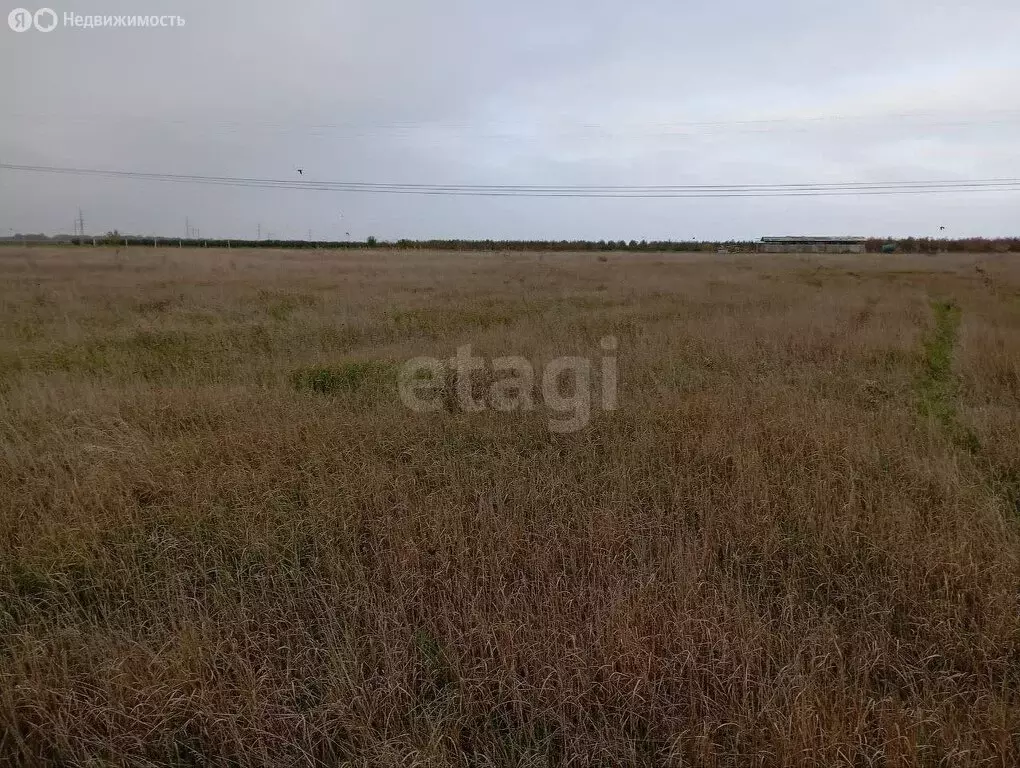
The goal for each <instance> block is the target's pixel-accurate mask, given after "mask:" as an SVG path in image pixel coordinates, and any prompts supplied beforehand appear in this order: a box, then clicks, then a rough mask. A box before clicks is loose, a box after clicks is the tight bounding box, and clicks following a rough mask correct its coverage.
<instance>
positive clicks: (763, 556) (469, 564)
mask: <svg viewBox="0 0 1020 768" xmlns="http://www.w3.org/2000/svg"><path fill="white" fill-rule="evenodd" d="M607 335H611V336H615V337H616V339H617V340H618V346H617V350H616V352H615V355H616V356H617V357H618V360H617V366H618V370H619V392H618V408H617V409H616V410H613V411H605V410H603V409H602V408H601V405H600V403H599V399H598V398H597V397H596V398H595V399H593V401H592V409H593V412H592V417H591V422H590V424H589V425H588V426H587V427H586V428H585V429H582V430H579V431H577V432H573V433H569V434H560V433H556V432H552V431H550V429H549V418H550V414H549V412H548V410H547V409H546V408H544V407H541V405H542V404H541V403H538V404H537V405H539V406H540V407H537V408H536V409H535V410H532V411H517V412H510V413H506V412H500V411H497V410H493V409H486V410H483V411H479V412H470V411H465V410H464V409H461V408H457V407H444V408H443V409H442V410H440V411H437V412H428V413H417V412H414V411H411V410H409V409H408V408H407V407H405V406H404V405H403V404H402V402H401V401H400V399H399V398H398V397H397V394H396V383H395V377H394V375H393V372H394V370H396V366H397V365H399V364H400V363H401V362H402V361H404V360H407V359H408V358H411V357H415V356H420V355H433V356H436V357H450V356H452V355H453V354H454V352H455V351H456V348H457V347H458V346H460V345H464V344H471V345H472V348H473V352H474V354H475V355H477V356H479V357H484V358H486V359H492V358H495V357H499V356H503V355H520V356H522V357H525V358H527V359H528V360H531V361H534V362H535V365H536V366H537V367H540V366H541V364H542V363H543V362H544V361H548V360H551V359H552V358H555V357H559V356H564V355H574V356H585V357H590V358H591V359H592V360H593V365H594V368H595V370H601V366H602V364H603V358H604V356H605V355H606V354H607V353H606V352H604V351H603V350H602V349H601V348H600V347H599V341H600V339H601V338H603V337H604V336H607ZM1018 446H1020V257H1018V255H1016V254H1001V255H980V256H979V255H973V254H962V255H954V256H937V257H925V256H917V257H913V256H901V255H892V256H878V255H867V256H795V255H785V256H783V255H780V256H736V255H714V254H713V255H711V256H708V255H701V256H695V255H681V254H624V253H619V254H607V255H605V256H604V257H602V258H600V257H599V256H598V255H596V254H586V253H585V254H582V253H561V254H553V253H544V254H539V253H470V252H462V253H461V252H457V253H451V252H427V251H390V250H384V249H378V250H364V251H340V252H333V251H303V252H302V251H273V252H269V251H257V250H237V249H235V250H224V251H214V250H208V251H207V250H192V251H189V250H179V249H166V250H152V249H136V250H132V249H122V250H120V251H119V252H116V251H114V250H112V249H73V248H68V249H56V248H53V249H47V248H28V249H24V248H19V247H7V248H3V249H0V762H7V763H11V764H23V765H32V764H60V765H91V766H99V765H103V766H106V765H125V766H127V765H130V766H144V765H166V764H173V765H224V766H225V765H243V766H247V765H332V766H339V765H351V766H396V765H400V766H549V765H574V766H629V765H636V766H763V767H765V766H777V767H778V766H866V765H883V766H900V765H903V766H938V765H952V766H967V765H974V766H977V765H980V766H1015V765H1017V764H1020V603H1018V600H1020V448H1018Z"/></svg>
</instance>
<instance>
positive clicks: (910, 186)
mask: <svg viewBox="0 0 1020 768" xmlns="http://www.w3.org/2000/svg"><path fill="white" fill-rule="evenodd" d="M0 169H2V170H8V171H21V172H27V173H49V174H65V175H74V176H95V177H104V178H115V179H135V180H144V181H162V182H172V183H184V184H209V185H217V186H229V187H243V188H257V189H286V190H305V191H319V192H348V193H362V194H365V193H375V194H403V195H434V196H461V197H573V198H581V197H587V198H599V197H603V198H644V199H648V198H718V197H825V196H845V195H904V194H933V193H950V192H1016V191H1020V178H999V179H969V180H968V179H944V180H934V181H881V182H805V183H797V184H788V183H787V184H686V185H685V184H677V185H641V186H623V185H574V186H555V185H537V184H527V185H515V184H412V183H393V182H361V181H312V180H300V181H298V180H292V179H267V178H251V177H234V176H202V175H194V174H174V173H151V172H142V171H119V170H104V169H95V168H68V167H59V166H44V165H17V164H13V163H0Z"/></svg>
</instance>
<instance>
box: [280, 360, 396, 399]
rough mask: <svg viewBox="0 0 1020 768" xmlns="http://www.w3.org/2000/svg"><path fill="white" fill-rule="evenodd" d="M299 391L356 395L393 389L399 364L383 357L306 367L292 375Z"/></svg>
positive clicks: (295, 386) (293, 382) (292, 379)
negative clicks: (387, 360)
mask: <svg viewBox="0 0 1020 768" xmlns="http://www.w3.org/2000/svg"><path fill="white" fill-rule="evenodd" d="M291 383H292V384H293V385H294V388H295V389H296V390H297V391H298V392H316V393H318V394H321V395H345V394H346V395H354V394H365V393H368V394H376V393H382V392H392V391H394V390H395V389H396V383H397V366H396V365H394V364H393V363H389V362H384V361H380V360H350V361H346V362H343V363H338V364H337V365H333V366H329V367H314V368H302V369H300V370H297V371H295V372H294V373H293V374H292V375H291Z"/></svg>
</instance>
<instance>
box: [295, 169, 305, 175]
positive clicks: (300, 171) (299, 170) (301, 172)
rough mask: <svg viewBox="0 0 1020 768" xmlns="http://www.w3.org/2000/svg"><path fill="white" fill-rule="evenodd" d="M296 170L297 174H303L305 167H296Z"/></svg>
mask: <svg viewBox="0 0 1020 768" xmlns="http://www.w3.org/2000/svg"><path fill="white" fill-rule="evenodd" d="M297 172H298V174H300V175H301V176H304V175H305V169H304V168H298V169H297Z"/></svg>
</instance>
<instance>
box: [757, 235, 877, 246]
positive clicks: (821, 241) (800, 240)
mask: <svg viewBox="0 0 1020 768" xmlns="http://www.w3.org/2000/svg"><path fill="white" fill-rule="evenodd" d="M761 241H762V242H763V243H771V244H775V245H809V244H818V245H858V244H860V243H864V242H867V238H865V237H804V236H801V235H787V236H785V237H763V238H762V239H761Z"/></svg>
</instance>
